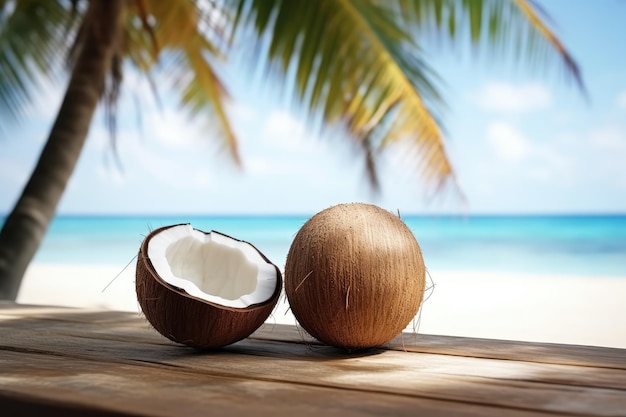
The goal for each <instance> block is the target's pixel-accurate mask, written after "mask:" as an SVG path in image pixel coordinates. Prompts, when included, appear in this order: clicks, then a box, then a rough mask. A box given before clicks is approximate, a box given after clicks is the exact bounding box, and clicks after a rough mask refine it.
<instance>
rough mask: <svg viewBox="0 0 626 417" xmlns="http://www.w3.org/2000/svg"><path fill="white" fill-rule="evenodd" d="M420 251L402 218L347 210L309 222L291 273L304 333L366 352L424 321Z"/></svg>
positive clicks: (295, 248)
mask: <svg viewBox="0 0 626 417" xmlns="http://www.w3.org/2000/svg"><path fill="white" fill-rule="evenodd" d="M425 272H426V271H425V266H424V261H423V257H422V252H421V250H420V247H419V244H418V242H417V240H416V239H415V237H414V236H413V233H412V232H411V230H410V229H409V228H408V227H407V226H406V225H405V224H404V222H403V221H402V220H401V219H400V218H399V217H398V216H396V215H394V214H392V213H390V212H389V211H386V210H384V209H382V208H380V207H377V206H374V205H370V204H363V203H352V204H340V205H337V206H333V207H330V208H328V209H326V210H323V211H321V212H319V213H318V214H316V215H315V216H313V217H312V218H311V219H309V220H308V221H307V222H306V223H305V224H304V225H303V226H302V228H301V229H300V230H299V232H298V233H297V235H296V237H295V239H294V241H293V243H292V245H291V248H290V250H289V254H288V256H287V262H286V266H285V292H286V294H287V298H288V300H289V304H290V306H291V310H292V312H293V314H294V316H295V317H296V319H297V320H298V322H299V323H300V325H301V326H302V327H303V328H304V329H305V330H306V331H307V332H308V333H309V334H311V335H312V336H313V337H315V338H317V339H318V340H320V341H322V342H324V343H326V344H329V345H333V346H338V347H343V348H347V349H360V348H369V347H375V346H379V345H381V344H384V343H386V342H388V341H389V340H391V339H392V338H394V337H395V336H397V335H398V334H399V333H400V332H402V330H403V329H404V328H405V327H406V326H407V325H408V324H409V323H410V322H411V320H412V319H413V318H414V317H415V315H416V314H417V312H418V310H419V307H420V304H421V302H422V299H423V296H424V288H425V284H426V282H425V281H426V279H425Z"/></svg>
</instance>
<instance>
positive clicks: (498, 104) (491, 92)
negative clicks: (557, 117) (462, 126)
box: [476, 82, 552, 113]
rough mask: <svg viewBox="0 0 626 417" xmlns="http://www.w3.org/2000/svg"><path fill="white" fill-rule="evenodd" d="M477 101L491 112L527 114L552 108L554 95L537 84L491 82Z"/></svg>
mask: <svg viewBox="0 0 626 417" xmlns="http://www.w3.org/2000/svg"><path fill="white" fill-rule="evenodd" d="M476 101H477V103H478V105H479V106H480V107H482V108H483V109H485V110H489V111H494V112H508V113H526V112H531V111H537V110H542V109H546V108H548V107H550V106H551V104H552V94H551V93H550V91H549V90H548V89H547V88H545V87H544V86H542V85H541V84H537V83H530V84H520V85H514V84H509V83H499V82H491V83H487V84H485V85H484V86H483V87H482V89H481V91H479V92H478V94H477V95H476Z"/></svg>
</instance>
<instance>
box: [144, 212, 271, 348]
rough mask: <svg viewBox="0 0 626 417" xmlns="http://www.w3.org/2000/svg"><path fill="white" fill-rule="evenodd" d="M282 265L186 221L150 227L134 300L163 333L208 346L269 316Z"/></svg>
mask: <svg viewBox="0 0 626 417" xmlns="http://www.w3.org/2000/svg"><path fill="white" fill-rule="evenodd" d="M281 286H282V277H281V274H280V271H279V269H278V268H277V267H276V266H275V265H274V264H272V263H271V262H270V261H269V260H268V259H267V258H266V257H265V256H264V255H263V254H262V253H261V252H259V251H258V250H257V249H256V248H255V247H254V246H252V245H251V244H249V243H247V242H243V241H240V240H237V239H233V238H231V237H229V236H226V235H223V234H221V233H218V232H214V231H213V232H211V233H204V232H201V231H199V230H196V229H193V228H192V227H191V225H189V224H182V225H174V226H167V227H163V228H160V229H157V230H154V231H153V232H152V233H150V234H149V235H148V236H147V237H146V238H145V240H144V241H143V243H142V244H141V248H140V250H139V256H138V259H137V272H136V290H137V299H138V301H139V304H140V305H141V309H142V311H143V313H144V314H145V316H146V318H147V319H148V321H149V322H150V324H152V326H153V327H154V328H155V329H156V330H157V331H158V332H159V333H161V334H162V335H163V336H165V337H167V338H168V339H170V340H172V341H174V342H178V343H182V344H185V345H188V346H192V347H196V348H202V349H208V348H217V347H221V346H225V345H228V344H231V343H234V342H236V341H238V340H241V339H243V338H245V337H247V336H249V335H250V334H252V333H253V332H254V331H255V330H256V329H257V328H258V327H259V326H261V324H263V322H264V321H265V320H266V319H267V317H268V316H269V315H270V314H271V312H272V310H273V308H274V306H275V305H276V302H277V301H278V298H279V296H280V291H281Z"/></svg>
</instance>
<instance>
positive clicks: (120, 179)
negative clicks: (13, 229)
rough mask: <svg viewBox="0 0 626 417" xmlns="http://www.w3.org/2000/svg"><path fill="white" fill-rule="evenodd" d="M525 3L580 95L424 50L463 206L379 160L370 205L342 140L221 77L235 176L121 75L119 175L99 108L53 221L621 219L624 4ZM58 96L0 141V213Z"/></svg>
mask: <svg viewBox="0 0 626 417" xmlns="http://www.w3.org/2000/svg"><path fill="white" fill-rule="evenodd" d="M539 3H540V4H541V5H542V6H543V7H544V8H545V9H546V10H547V12H548V13H549V15H550V16H551V17H552V20H553V26H554V29H555V32H556V34H557V36H559V38H560V39H561V40H562V41H563V43H564V44H565V46H566V48H568V50H569V51H570V52H571V54H572V55H573V56H574V58H575V59H576V60H577V62H578V64H579V65H580V67H581V69H582V75H583V79H584V82H585V85H586V88H587V91H588V98H586V97H585V96H584V94H582V93H581V91H580V90H579V89H578V88H577V87H576V85H575V84H574V83H573V82H571V79H568V78H567V77H565V76H564V72H563V71H562V67H561V66H559V65H558V63H555V65H551V66H547V67H545V66H544V67H538V68H532V67H530V66H529V65H525V64H524V63H520V62H511V61H510V60H508V61H503V62H500V61H499V60H497V59H493V57H489V56H483V55H482V54H471V53H468V52H467V51H465V50H463V49H462V48H461V49H451V48H449V47H447V46H446V45H431V46H430V47H427V48H426V51H425V53H426V57H427V59H428V62H429V63H430V64H431V66H432V67H433V68H434V69H435V70H436V71H437V73H438V74H439V75H440V76H441V79H442V80H443V84H442V93H443V97H444V100H445V102H446V104H447V106H448V108H447V110H446V111H445V113H444V114H443V123H444V125H445V129H446V130H445V131H446V146H447V152H448V154H449V156H450V158H451V160H452V163H453V168H454V170H455V175H456V178H457V180H458V184H459V186H460V190H462V197H461V194H460V193H455V191H454V189H452V188H448V189H446V190H444V192H441V193H437V194H433V192H432V190H431V189H430V188H428V187H425V185H424V183H423V182H421V181H420V180H419V178H416V177H415V175H413V174H412V172H411V170H410V169H409V168H408V167H407V166H405V165H403V164H401V163H397V157H398V152H399V150H395V151H394V149H393V148H390V149H389V150H388V152H387V154H386V157H385V159H384V160H383V161H382V162H381V182H382V191H381V193H379V194H376V193H373V192H372V190H371V189H370V188H369V186H368V182H367V179H366V175H365V170H364V164H363V161H362V159H360V158H359V156H358V155H356V154H355V153H354V152H353V149H352V148H351V145H350V144H349V141H347V140H346V141H337V138H336V137H332V138H330V137H325V135H324V134H323V133H322V134H320V133H319V132H316V131H313V130H312V129H310V128H309V126H308V125H307V124H306V119H305V117H303V116H302V114H300V113H298V112H296V111H294V109H293V108H292V107H290V106H289V105H288V100H285V99H284V98H281V97H280V95H279V94H278V88H277V87H276V86H273V85H271V84H267V83H266V84H262V85H260V84H259V83H258V80H256V81H255V80H253V79H252V78H253V77H250V76H248V75H247V74H245V73H237V71H233V72H234V73H235V75H234V76H233V77H231V78H229V79H228V80H227V85H228V88H229V90H230V93H231V96H232V100H231V102H230V103H229V106H228V109H229V115H230V118H231V120H232V123H233V126H234V129H235V132H236V134H237V135H238V137H239V140H240V152H241V156H242V159H243V166H242V167H241V168H237V167H235V166H234V165H233V164H232V163H230V162H229V161H228V158H227V157H226V154H225V153H224V152H223V151H222V150H220V148H219V146H218V145H216V141H215V138H214V135H213V134H212V133H211V132H210V131H209V130H207V128H206V126H205V125H204V124H203V123H202V122H201V121H189V119H188V118H187V116H186V115H185V113H184V112H181V111H180V110H179V108H178V107H177V105H176V103H173V102H171V100H168V98H167V96H166V97H165V100H164V101H163V106H161V108H159V106H157V105H156V104H155V101H154V99H153V96H152V93H151V92H150V89H149V87H148V85H147V83H146V82H145V80H144V79H142V78H140V77H138V76H137V75H136V74H133V73H132V72H127V73H126V74H125V76H126V79H125V83H124V93H123V97H122V101H121V107H120V117H119V129H118V134H117V139H118V152H119V162H120V164H119V166H118V165H117V164H116V163H115V158H114V157H113V154H112V152H111V147H110V142H109V137H108V134H107V132H106V128H105V124H104V117H103V114H102V112H98V113H97V114H96V116H95V119H94V123H93V124H92V127H91V130H90V134H89V137H88V140H87V143H86V146H85V149H84V151H83V154H82V155H81V159H80V160H79V163H78V166H77V168H76V171H75V173H74V175H73V177H72V179H71V180H70V183H69V184H68V188H67V189H66V192H65V194H64V196H63V199H62V201H61V204H60V206H59V209H58V213H59V214H66V215H71V214H102V215H106V214H135V215H142V214H273V213H277V214H304V213H307V214H312V213H315V212H317V211H319V210H322V209H324V208H326V207H329V206H331V205H334V204H338V203H345V202H355V201H363V202H370V203H373V204H377V205H380V206H382V207H384V208H387V209H389V210H393V211H396V210H399V211H400V212H401V213H403V214H410V213H415V214H448V213H455V214H456V213H460V214H483V213H485V214H542V213H626V51H624V49H623V45H622V40H623V39H626V25H624V24H623V20H624V16H626V1H622V0H601V1H589V0H549V1H548V0H541V1H539ZM63 89H64V85H62V83H59V85H50V84H47V85H45V86H44V88H42V91H40V93H39V98H38V99H37V100H36V101H35V102H34V103H32V105H31V106H30V107H29V109H28V112H27V115H28V117H27V118H26V120H24V121H22V122H21V123H16V124H13V125H11V126H9V127H8V128H7V129H6V130H5V133H4V134H0V213H8V212H9V211H10V210H11V208H12V206H13V204H14V203H15V201H16V200H17V198H18V197H19V194H20V192H21V189H22V187H23V186H24V184H25V182H26V181H27V179H28V176H29V175H30V172H31V170H32V168H33V166H34V164H35V162H36V160H37V157H38V155H39V152H40V151H41V148H42V146H43V144H44V142H45V139H46V136H47V133H48V131H49V129H50V126H51V124H52V121H53V119H54V116H55V115H56V111H57V109H58V107H59V103H60V100H61V96H62V92H63ZM137 100H138V101H139V102H140V103H141V104H140V108H141V111H140V112H138V108H137V106H136V102H137ZM139 118H140V119H141V128H138V123H137V120H138V119H139ZM394 152H395V153H394Z"/></svg>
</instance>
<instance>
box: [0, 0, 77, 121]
mask: <svg viewBox="0 0 626 417" xmlns="http://www.w3.org/2000/svg"><path fill="white" fill-rule="evenodd" d="M69 18H70V11H69V8H68V7H67V5H66V4H65V3H64V2H63V1H58V0H49V1H26V0H16V1H12V2H6V1H3V2H2V3H1V4H0V22H1V23H2V24H0V115H2V116H9V118H10V119H15V118H18V119H19V118H20V117H21V115H22V112H23V109H24V108H25V106H26V105H28V104H29V103H30V102H31V100H32V98H33V93H34V92H35V91H36V89H37V87H38V86H39V85H40V84H39V82H40V78H39V77H40V76H41V75H44V76H49V77H53V79H54V76H55V75H57V73H56V72H55V69H57V70H58V69H59V68H60V64H61V59H62V58H61V57H62V52H63V51H64V50H67V48H68V47H69V45H67V43H66V42H65V38H64V37H63V36H62V35H63V30H64V29H65V28H67V26H68V24H69V22H70V19H69ZM60 53H61V54H60Z"/></svg>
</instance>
